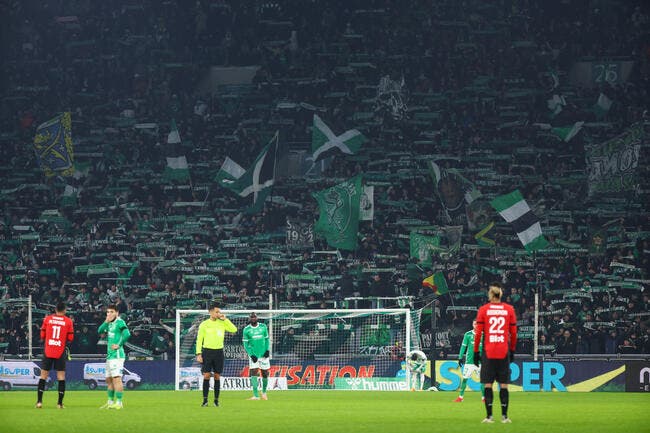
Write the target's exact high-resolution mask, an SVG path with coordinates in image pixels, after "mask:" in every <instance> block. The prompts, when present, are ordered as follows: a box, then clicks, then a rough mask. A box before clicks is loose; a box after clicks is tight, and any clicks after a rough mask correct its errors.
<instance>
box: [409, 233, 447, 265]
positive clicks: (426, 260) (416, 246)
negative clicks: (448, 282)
mask: <svg viewBox="0 0 650 433" xmlns="http://www.w3.org/2000/svg"><path fill="white" fill-rule="evenodd" d="M439 245H440V238H439V237H438V236H427V235H423V234H420V233H418V232H416V231H412V232H411V235H410V242H409V250H410V253H411V258H414V259H417V260H418V262H420V263H423V264H425V265H431V256H432V254H433V251H434V250H437V249H438V247H439Z"/></svg>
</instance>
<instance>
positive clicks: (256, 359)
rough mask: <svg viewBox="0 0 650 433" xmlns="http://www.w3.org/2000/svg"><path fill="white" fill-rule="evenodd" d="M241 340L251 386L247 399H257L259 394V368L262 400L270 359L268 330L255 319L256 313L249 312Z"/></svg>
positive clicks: (263, 398) (267, 380)
mask: <svg viewBox="0 0 650 433" xmlns="http://www.w3.org/2000/svg"><path fill="white" fill-rule="evenodd" d="M242 342H243V343H244V350H246V353H248V356H249V361H248V375H249V377H250V380H251V386H252V387H253V396H252V397H251V398H249V400H259V399H260V396H259V393H258V390H257V388H258V387H257V377H258V374H259V373H258V372H259V370H262V400H268V398H267V396H266V387H267V385H268V382H269V369H270V368H271V361H270V359H269V343H270V340H269V330H268V328H267V327H266V325H265V324H264V323H260V322H258V321H257V314H255V313H251V314H250V316H249V324H248V325H247V326H246V327H245V328H244V332H243V333H242Z"/></svg>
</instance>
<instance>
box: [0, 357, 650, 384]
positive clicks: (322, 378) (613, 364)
mask: <svg viewBox="0 0 650 433" xmlns="http://www.w3.org/2000/svg"><path fill="white" fill-rule="evenodd" d="M35 364H36V365H35ZM348 364H349V365H343V366H340V365H337V364H336V363H335V362H333V360H329V361H328V360H315V359H310V360H301V361H299V360H295V359H293V360H291V362H283V363H282V364H281V365H280V364H276V365H275V368H272V369H271V372H270V373H271V374H270V375H271V376H272V377H275V378H282V379H283V380H281V381H278V385H277V388H278V389H296V388H303V389H304V388H309V386H305V385H310V384H315V385H318V384H320V385H324V386H321V388H323V387H324V388H331V389H357V390H386V391H395V390H399V389H401V388H402V385H401V383H399V382H401V381H402V380H403V378H404V377H405V375H404V367H403V366H402V365H401V364H400V362H399V361H395V362H393V363H391V364H390V365H388V364H385V363H384V364H382V366H381V367H379V366H378V365H375V364H374V363H373V361H372V360H358V361H354V362H349V363H348ZM37 366H40V362H39V361H36V362H34V361H25V360H6V361H4V360H3V361H0V389H2V390H12V389H26V388H34V389H35V387H36V383H37V382H38V381H37V380H36V381H33V380H29V378H26V377H22V376H25V375H27V376H30V377H31V376H38V375H40V371H36V370H38V367H37ZM89 366H90V367H89ZM429 367H430V366H429ZM125 368H126V370H127V371H128V372H129V375H128V377H127V376H125V383H126V386H127V388H129V389H136V390H138V389H139V390H147V389H174V387H175V386H174V385H175V384H174V379H175V372H174V361H173V360H164V361H127V362H126V364H125ZM435 368H436V377H437V378H438V381H439V387H438V388H439V390H440V391H452V392H455V391H456V390H457V389H458V388H459V386H460V378H461V376H460V370H459V368H458V363H457V362H456V361H455V360H437V361H436V362H435ZM430 373H431V370H430V368H428V369H427V372H426V375H427V376H428V377H430ZM96 374H101V371H99V369H98V367H97V362H96V360H87V361H79V360H72V361H69V362H68V364H67V371H66V383H67V387H68V389H71V390H74V389H95V388H98V389H102V388H103V387H104V386H105V383H103V382H101V381H95V382H94V383H93V382H92V381H91V380H92V379H93V375H96ZM51 375H52V380H56V374H55V372H52V373H51ZM223 376H224V377H225V378H229V379H230V380H231V382H232V384H231V385H232V386H227V387H225V388H226V389H238V390H239V389H247V388H248V387H249V386H250V381H249V380H244V381H241V382H239V381H237V380H236V379H237V378H247V376H248V371H247V369H246V367H245V366H244V365H242V364H241V363H233V362H227V363H226V366H225V369H224V375H223ZM21 377H22V379H21ZM23 379H26V380H23ZM284 379H286V382H285V380H284ZM349 379H363V380H349ZM511 379H512V385H511V386H510V389H511V390H513V391H524V392H541V391H561V392H602V391H617V392H650V360H649V359H648V358H647V357H643V356H640V357H636V358H630V357H626V359H599V360H595V359H577V358H576V357H575V356H574V357H573V358H571V359H570V360H561V359H557V360H544V361H533V360H525V359H518V360H516V361H515V362H513V363H512V365H511ZM229 383H230V382H229ZM285 383H286V385H285ZM468 388H469V389H470V390H472V391H477V390H478V389H479V384H478V378H477V377H474V378H472V379H470V381H469V383H468ZM185 389H195V386H188V387H187V388H185Z"/></svg>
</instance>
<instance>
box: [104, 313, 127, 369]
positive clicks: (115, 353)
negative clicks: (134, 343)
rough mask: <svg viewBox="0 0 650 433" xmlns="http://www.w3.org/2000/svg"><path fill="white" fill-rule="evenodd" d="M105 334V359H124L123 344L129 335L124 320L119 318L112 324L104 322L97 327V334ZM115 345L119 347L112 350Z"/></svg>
mask: <svg viewBox="0 0 650 433" xmlns="http://www.w3.org/2000/svg"><path fill="white" fill-rule="evenodd" d="M104 332H106V359H124V358H126V356H125V355H124V343H126V340H128V339H129V337H130V336H131V333H130V332H129V328H127V327H126V323H125V322H124V320H122V319H120V318H119V317H118V318H116V319H115V320H113V321H112V322H104V323H102V324H101V325H100V326H99V329H98V330H97V333H99V334H103V333H104ZM114 344H117V345H118V346H120V347H119V348H117V349H113V348H112V346H113V345H114Z"/></svg>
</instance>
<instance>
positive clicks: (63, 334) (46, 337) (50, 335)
mask: <svg viewBox="0 0 650 433" xmlns="http://www.w3.org/2000/svg"><path fill="white" fill-rule="evenodd" d="M65 310H66V308H65V304H64V303H63V302H59V303H58V304H57V305H56V310H55V313H54V314H50V315H49V316H46V317H45V319H43V325H42V326H41V340H43V341H44V343H45V350H44V351H43V364H42V365H41V379H40V380H39V381H38V400H37V401H36V407H37V408H39V409H40V408H41V407H43V392H44V391H45V382H46V381H47V377H48V376H49V374H50V370H51V369H52V367H54V368H55V369H56V378H57V380H58V381H59V402H58V403H57V407H58V408H59V409H63V396H64V395H65V361H66V360H67V357H68V355H67V351H66V342H68V341H72V340H73V339H74V328H73V325H72V320H70V318H69V317H68V316H66V315H65Z"/></svg>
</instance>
